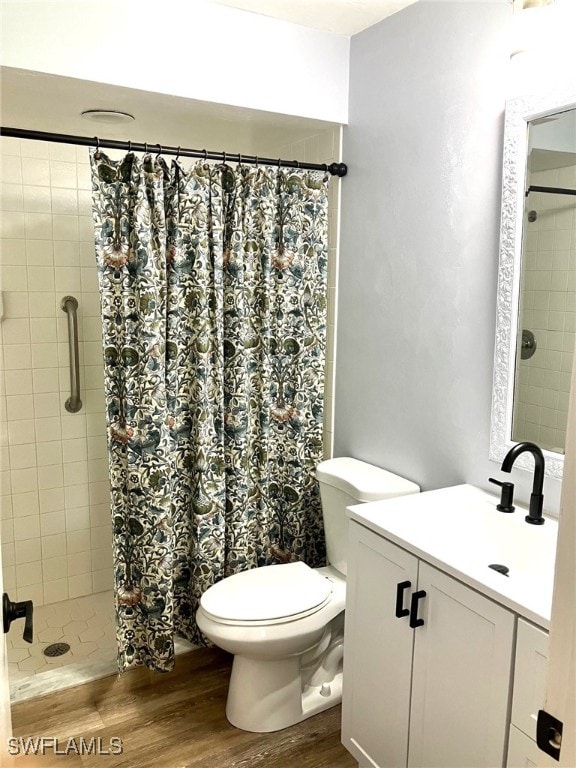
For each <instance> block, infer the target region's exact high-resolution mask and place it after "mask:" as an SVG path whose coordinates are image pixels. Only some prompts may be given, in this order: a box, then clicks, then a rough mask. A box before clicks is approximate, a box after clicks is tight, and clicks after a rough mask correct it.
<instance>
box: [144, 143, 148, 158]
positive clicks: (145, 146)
mask: <svg viewBox="0 0 576 768" xmlns="http://www.w3.org/2000/svg"><path fill="white" fill-rule="evenodd" d="M144 154H145V155H147V154H148V142H147V141H145V142H144Z"/></svg>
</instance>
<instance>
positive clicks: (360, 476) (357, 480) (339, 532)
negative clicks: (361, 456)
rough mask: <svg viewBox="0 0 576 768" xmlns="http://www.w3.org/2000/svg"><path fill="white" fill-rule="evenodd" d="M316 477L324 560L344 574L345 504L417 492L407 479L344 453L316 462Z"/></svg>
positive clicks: (346, 537)
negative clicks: (320, 505)
mask: <svg viewBox="0 0 576 768" xmlns="http://www.w3.org/2000/svg"><path fill="white" fill-rule="evenodd" d="M316 477H317V479H318V482H319V484H320V498H321V500H322V517H323V519H324V531H325V535H326V554H327V557H328V562H329V563H330V565H332V566H333V567H334V568H336V570H337V571H340V573H342V574H344V575H346V570H347V549H348V516H347V514H346V507H349V506H350V505H352V504H360V503H362V502H366V501H378V500H380V499H391V498H392V497H393V496H406V495H407V494H409V493H419V492H420V487H419V486H417V485H416V483H412V482H410V480H406V479H405V478H403V477H400V476H399V475H394V474H393V473H392V472H388V471H387V470H385V469H380V467H375V466H374V465H373V464H366V462H364V461H359V460H358V459H351V458H347V457H344V456H342V457H340V458H337V459H328V460H327V461H323V462H321V463H320V464H318V466H317V467H316Z"/></svg>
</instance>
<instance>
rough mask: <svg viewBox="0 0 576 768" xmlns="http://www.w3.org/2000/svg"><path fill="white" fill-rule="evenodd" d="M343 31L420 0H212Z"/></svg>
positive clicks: (369, 23)
mask: <svg viewBox="0 0 576 768" xmlns="http://www.w3.org/2000/svg"><path fill="white" fill-rule="evenodd" d="M210 2H213V3H217V4H219V5H228V6H230V7H232V8H239V9H241V10H244V11H251V12H252V13H259V14H262V15H263V16H271V17H273V18H275V19H282V20H283V21H291V22H293V23H294V24H301V25H302V26H304V27H315V28H316V29H324V30H326V31H328V32H336V33H338V34H340V35H350V36H351V35H355V34H356V33H357V32H361V31H362V30H363V29H366V28H367V27H371V26H372V25H373V24H376V23H378V22H379V21H382V19H385V18H386V17H387V16H391V15H392V14H393V13H396V12H397V11H400V10H402V8H406V6H408V5H412V3H415V2H417V0H210Z"/></svg>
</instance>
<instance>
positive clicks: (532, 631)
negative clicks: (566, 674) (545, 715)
mask: <svg viewBox="0 0 576 768" xmlns="http://www.w3.org/2000/svg"><path fill="white" fill-rule="evenodd" d="M547 673H548V632H545V631H544V630H543V629H539V628H538V627H535V626H534V625H533V624H529V623H528V622H527V621H524V620H523V619H519V620H518V634H517V637H516V665H515V669H514V698H513V700H512V723H513V724H514V725H515V726H517V727H518V728H520V730H521V731H524V733H525V734H526V735H527V736H530V738H531V739H533V740H534V741H536V720H537V718H538V710H539V709H544V705H545V703H546V676H547Z"/></svg>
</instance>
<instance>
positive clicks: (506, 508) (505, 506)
mask: <svg viewBox="0 0 576 768" xmlns="http://www.w3.org/2000/svg"><path fill="white" fill-rule="evenodd" d="M488 482H489V483H494V485H498V486H499V487H500V489H501V492H500V504H496V509H497V510H498V511H500V512H514V509H515V507H514V504H513V503H512V502H513V501H514V483H503V482H501V481H500V480H496V479H495V478H493V477H489V478H488Z"/></svg>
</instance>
